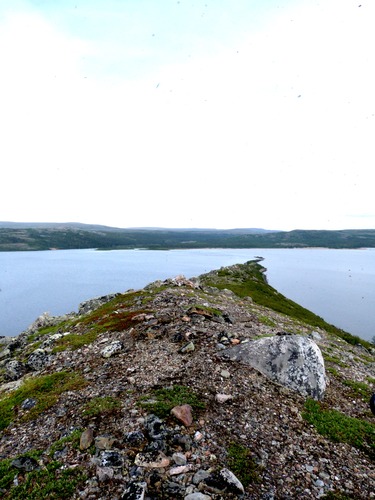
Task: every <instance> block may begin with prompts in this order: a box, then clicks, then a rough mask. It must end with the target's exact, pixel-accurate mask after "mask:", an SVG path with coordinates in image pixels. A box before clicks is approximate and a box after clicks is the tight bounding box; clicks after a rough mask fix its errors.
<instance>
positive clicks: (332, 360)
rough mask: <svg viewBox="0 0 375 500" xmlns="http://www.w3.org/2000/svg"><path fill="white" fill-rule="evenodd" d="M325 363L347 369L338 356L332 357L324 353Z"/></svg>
mask: <svg viewBox="0 0 375 500" xmlns="http://www.w3.org/2000/svg"><path fill="white" fill-rule="evenodd" d="M323 358H324V361H326V362H329V363H335V364H336V365H338V366H341V367H343V368H345V366H346V365H345V363H343V362H342V361H341V359H340V358H339V357H337V356H330V355H329V354H326V353H323Z"/></svg>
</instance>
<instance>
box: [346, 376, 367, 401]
mask: <svg viewBox="0 0 375 500" xmlns="http://www.w3.org/2000/svg"><path fill="white" fill-rule="evenodd" d="M343 384H344V385H346V386H348V387H350V388H351V389H352V391H351V392H352V395H353V396H360V397H362V398H368V399H370V397H371V389H370V387H369V386H368V385H367V384H366V383H365V382H357V381H355V380H343Z"/></svg>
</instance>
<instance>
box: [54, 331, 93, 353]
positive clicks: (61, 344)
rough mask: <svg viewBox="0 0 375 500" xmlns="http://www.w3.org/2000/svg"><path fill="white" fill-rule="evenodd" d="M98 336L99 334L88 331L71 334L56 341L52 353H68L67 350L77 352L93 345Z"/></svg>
mask: <svg viewBox="0 0 375 500" xmlns="http://www.w3.org/2000/svg"><path fill="white" fill-rule="evenodd" d="M98 335H99V332H96V331H88V332H86V333H82V334H77V333H71V334H69V335H66V336H64V337H61V339H58V340H56V342H55V347H54V348H53V349H52V352H53V353H54V354H55V353H57V352H61V351H66V350H67V349H70V350H71V351H75V350H76V349H80V348H81V347H83V346H85V345H89V344H92V343H93V342H94V341H95V340H96V338H97V336H98Z"/></svg>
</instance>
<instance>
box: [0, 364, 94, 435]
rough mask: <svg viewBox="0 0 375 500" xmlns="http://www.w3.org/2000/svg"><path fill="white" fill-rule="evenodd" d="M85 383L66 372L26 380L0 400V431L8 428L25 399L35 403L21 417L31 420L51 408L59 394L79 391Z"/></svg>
mask: <svg viewBox="0 0 375 500" xmlns="http://www.w3.org/2000/svg"><path fill="white" fill-rule="evenodd" d="M85 383H86V382H85V379H84V378H83V377H82V376H81V375H78V374H77V373H74V372H67V371H61V372H57V373H52V374H51V375H43V376H39V377H33V378H28V379H26V380H25V381H24V383H23V384H22V385H21V387H20V388H19V389H17V390H15V391H13V392H12V393H10V394H7V395H5V396H3V397H2V398H1V399H0V430H2V429H5V428H6V427H8V425H9V424H10V423H11V421H12V420H13V418H14V416H15V415H16V413H17V411H18V409H19V407H20V406H21V404H22V402H23V401H24V400H25V399H27V398H33V399H35V400H36V401H37V404H36V405H35V406H34V407H33V408H32V409H31V410H29V411H27V412H26V413H25V414H24V415H23V417H22V419H23V420H32V419H34V418H36V417H37V416H38V415H39V414H40V413H42V412H43V411H45V410H47V409H48V408H50V407H51V406H53V405H54V404H55V403H56V402H57V400H58V397H59V395H60V394H62V393H63V392H66V391H74V390H77V389H80V388H81V387H83V386H84V385H85Z"/></svg>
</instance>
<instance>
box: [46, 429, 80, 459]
mask: <svg viewBox="0 0 375 500" xmlns="http://www.w3.org/2000/svg"><path fill="white" fill-rule="evenodd" d="M81 434H82V431H81V429H74V431H73V432H72V433H71V434H69V436H65V437H63V438H61V439H59V440H58V441H55V442H54V443H53V444H52V445H51V446H50V448H49V450H48V454H49V456H50V457H53V455H54V454H55V453H56V451H61V450H63V449H64V448H65V446H66V445H67V444H68V443H71V445H72V447H73V448H75V449H78V447H79V442H80V438H81Z"/></svg>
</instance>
